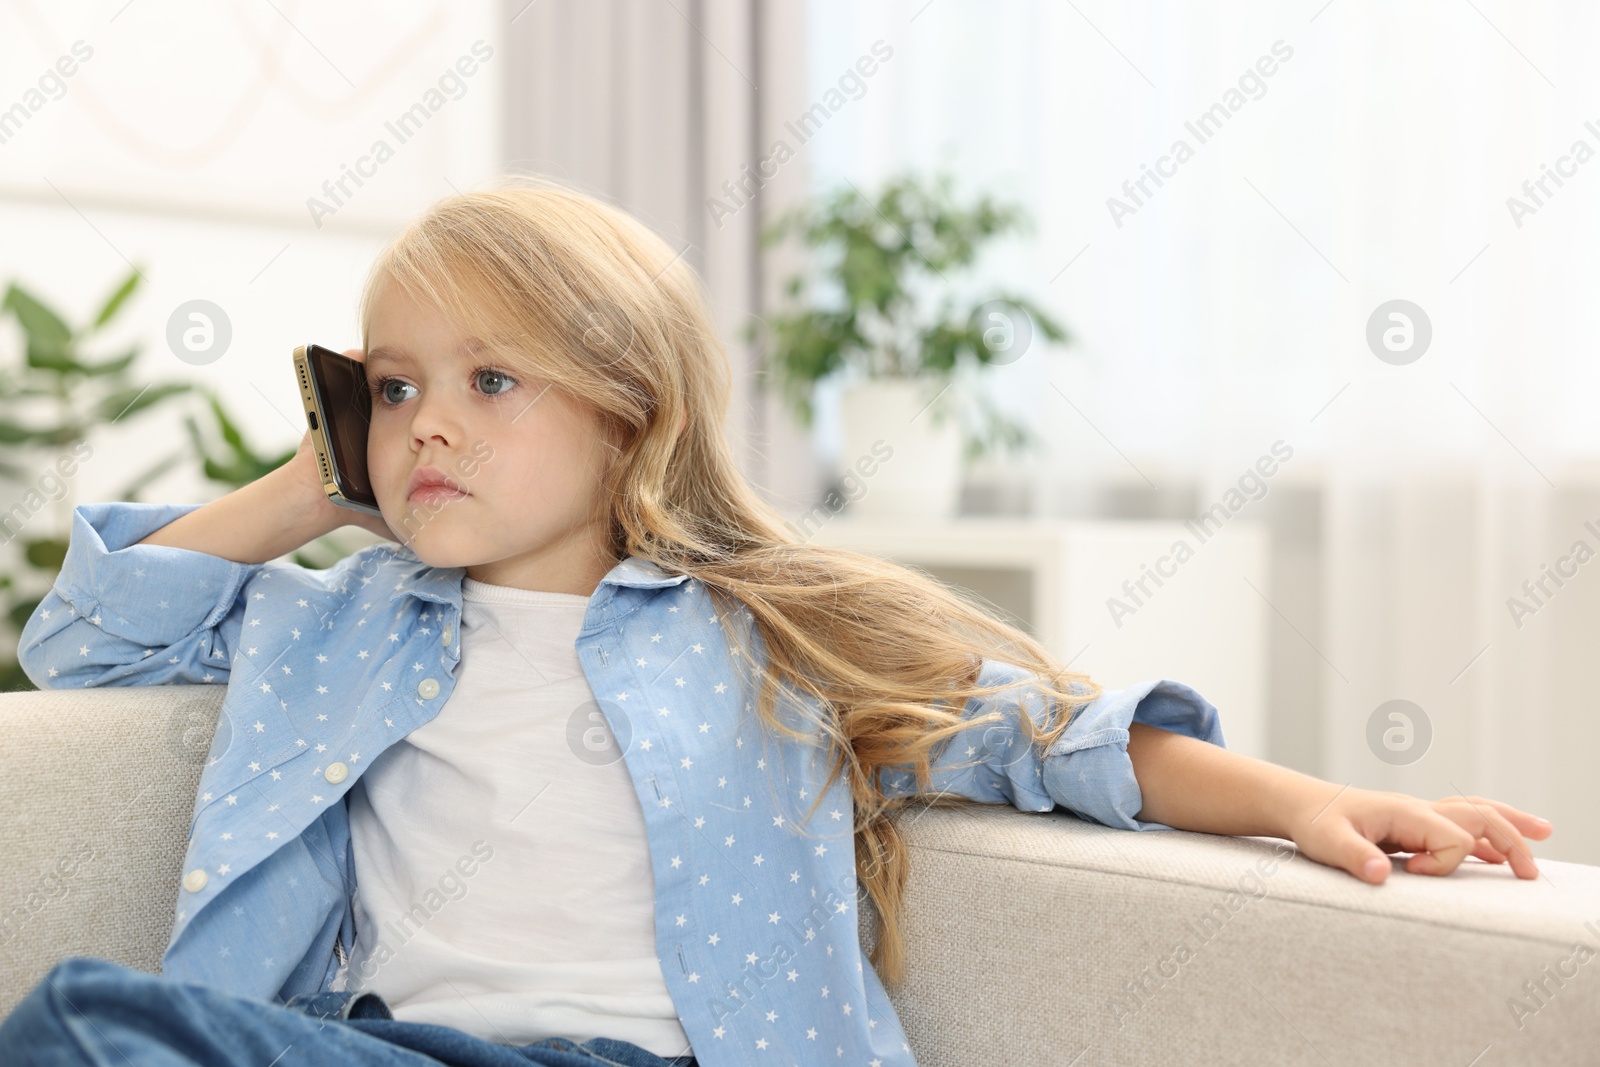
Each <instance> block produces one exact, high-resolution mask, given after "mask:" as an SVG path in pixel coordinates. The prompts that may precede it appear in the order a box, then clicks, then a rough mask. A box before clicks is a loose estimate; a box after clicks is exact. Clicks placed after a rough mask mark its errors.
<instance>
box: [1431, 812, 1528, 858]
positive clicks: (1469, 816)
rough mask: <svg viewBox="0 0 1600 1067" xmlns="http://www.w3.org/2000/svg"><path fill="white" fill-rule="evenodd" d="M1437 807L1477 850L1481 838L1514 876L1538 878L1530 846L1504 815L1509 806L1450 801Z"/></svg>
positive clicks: (1522, 813)
mask: <svg viewBox="0 0 1600 1067" xmlns="http://www.w3.org/2000/svg"><path fill="white" fill-rule="evenodd" d="M1434 807H1435V809H1437V810H1438V811H1439V812H1440V814H1442V815H1444V816H1446V817H1447V818H1449V819H1451V820H1452V821H1454V822H1455V823H1456V824H1457V825H1458V826H1460V827H1462V828H1463V829H1465V830H1466V831H1468V832H1470V833H1471V834H1472V835H1473V838H1474V844H1475V850H1476V839H1479V838H1481V839H1483V840H1484V841H1485V842H1486V843H1487V844H1488V846H1489V847H1490V848H1491V849H1492V850H1493V851H1494V852H1496V853H1499V855H1500V856H1501V857H1502V858H1503V859H1504V860H1505V861H1506V862H1508V863H1509V864H1510V865H1511V870H1512V872H1513V873H1514V874H1516V876H1517V877H1518V878H1537V877H1539V868H1538V866H1537V865H1536V864H1535V863H1534V862H1533V853H1532V852H1530V851H1529V850H1528V842H1527V841H1526V840H1524V838H1523V836H1522V834H1521V832H1519V830H1518V829H1517V827H1516V826H1514V825H1512V822H1511V819H1510V818H1508V817H1507V816H1506V815H1505V814H1503V813H1502V811H1501V808H1503V807H1507V805H1499V804H1496V803H1495V802H1493V801H1486V800H1483V798H1481V797H1451V798H1449V799H1447V800H1440V801H1437V802H1435V804H1434ZM1511 811H1512V812H1513V813H1514V814H1518V815H1526V813H1525V812H1517V810H1516V809H1515V808H1511ZM1491 862H1498V861H1491ZM1452 869H1454V868H1453V867H1452Z"/></svg>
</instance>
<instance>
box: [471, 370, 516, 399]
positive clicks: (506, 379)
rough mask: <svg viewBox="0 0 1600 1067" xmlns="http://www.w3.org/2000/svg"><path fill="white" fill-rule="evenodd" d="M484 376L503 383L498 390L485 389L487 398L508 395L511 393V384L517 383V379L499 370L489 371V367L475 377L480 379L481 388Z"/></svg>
mask: <svg viewBox="0 0 1600 1067" xmlns="http://www.w3.org/2000/svg"><path fill="white" fill-rule="evenodd" d="M483 375H488V376H489V377H490V379H491V380H498V381H499V382H500V383H501V385H500V388H498V389H484V390H483V393H484V395H485V396H501V395H503V394H505V393H508V392H510V391H511V385H510V383H511V382H514V381H516V379H515V378H512V377H511V376H509V375H506V374H501V373H500V372H499V371H497V370H489V369H488V368H487V367H485V368H484V369H482V370H480V371H478V372H477V374H476V375H474V377H477V378H478V379H479V382H480V388H481V382H482V378H483Z"/></svg>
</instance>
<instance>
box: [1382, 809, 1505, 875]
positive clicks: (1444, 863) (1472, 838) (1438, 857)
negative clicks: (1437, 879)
mask: <svg viewBox="0 0 1600 1067" xmlns="http://www.w3.org/2000/svg"><path fill="white" fill-rule="evenodd" d="M1411 799H1413V800H1414V799H1415V798H1411ZM1457 810H1460V811H1463V812H1464V814H1463V815H1462V817H1463V818H1471V817H1472V816H1471V815H1470V814H1466V813H1470V808H1468V809H1457ZM1351 825H1352V826H1353V827H1354V829H1355V831H1356V833H1357V834H1360V835H1361V838H1362V843H1363V844H1365V845H1367V847H1369V848H1371V849H1373V850H1377V849H1378V848H1379V846H1378V845H1374V844H1372V842H1374V841H1377V842H1381V843H1382V848H1383V849H1384V850H1389V851H1402V852H1411V853H1415V854H1414V855H1413V856H1412V857H1411V858H1410V859H1408V860H1406V870H1407V871H1410V872H1411V873H1412V874H1449V873H1450V872H1451V871H1453V870H1455V869H1456V868H1457V867H1459V866H1460V865H1461V861H1462V860H1464V859H1466V858H1467V856H1469V855H1471V854H1472V853H1473V851H1474V850H1475V849H1476V848H1477V845H1478V838H1479V837H1482V836H1485V834H1484V833H1483V832H1479V831H1474V832H1469V831H1468V830H1467V829H1464V828H1463V826H1462V824H1460V823H1459V822H1458V821H1457V820H1455V819H1453V818H1448V817H1446V815H1445V814H1443V813H1441V812H1440V811H1438V810H1435V808H1434V807H1432V806H1429V805H1428V804H1427V802H1425V801H1424V802H1422V803H1419V804H1408V805H1404V806H1399V807H1390V808H1384V809H1381V810H1380V811H1379V812H1377V813H1375V814H1373V815H1371V816H1369V817H1365V818H1362V817H1358V818H1356V819H1353V820H1352V822H1351ZM1385 862H1386V865H1387V861H1385ZM1351 870H1352V873H1354V869H1353V868H1352V869H1351ZM1357 877H1361V876H1360V875H1359V874H1358V875H1357ZM1362 880H1363V881H1374V880H1373V879H1370V878H1362ZM1381 880H1382V879H1378V880H1377V881H1381ZM1374 884H1376V883H1374Z"/></svg>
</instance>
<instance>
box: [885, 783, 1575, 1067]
mask: <svg viewBox="0 0 1600 1067" xmlns="http://www.w3.org/2000/svg"><path fill="white" fill-rule="evenodd" d="M895 818H896V820H897V824H898V827H899V829H900V830H901V832H902V833H903V834H904V836H905V839H906V842H907V844H908V846H909V848H910V858H911V873H910V877H909V882H908V886H907V895H906V906H905V911H906V914H905V917H904V926H903V929H904V931H905V934H906V939H907V963H908V968H907V979H906V981H905V983H904V984H903V985H902V986H901V987H900V988H899V989H898V990H890V991H889V994H890V1000H891V1002H892V1003H893V1004H894V1006H895V1010H896V1013H897V1014H898V1015H899V1016H900V1019H901V1021H902V1023H903V1024H904V1027H905V1030H906V1033H907V1037H908V1041H910V1042H911V1045H912V1049H913V1052H914V1053H915V1055H916V1057H917V1062H918V1063H919V1064H921V1065H922V1067H947V1065H948V1067H954V1065H957V1064H960V1065H970V1064H979V1063H993V1064H1010V1063H1052V1064H1061V1065H1063V1067H1064V1065H1067V1064H1076V1065H1078V1067H1090V1065H1093V1067H1104V1065H1110V1064H1129V1065H1144V1064H1157V1063H1185V1064H1218V1065H1224V1064H1225V1065H1229V1067H1234V1065H1238V1064H1258V1063H1259V1064H1273V1065H1279V1064H1289V1063H1296V1064H1299V1063H1303V1064H1318V1065H1320V1064H1326V1063H1406V1064H1439V1065H1441V1067H1445V1065H1448V1067H1467V1065H1468V1064H1478V1065H1481V1067H1487V1065H1488V1064H1490V1063H1493V1064H1495V1065H1496V1067H1500V1065H1504V1064H1551V1063H1587V1062H1594V1059H1595V1056H1596V1052H1595V1049H1596V1048H1597V1047H1600V867H1592V866H1587V865H1584V864H1577V863H1562V862H1557V861H1553V860H1547V859H1541V860H1540V861H1539V867H1540V871H1541V872H1542V877H1540V878H1539V879H1537V880H1531V881H1524V880H1520V879H1518V878H1516V877H1515V876H1514V875H1512V873H1511V872H1510V870H1509V869H1507V868H1506V867H1505V866H1503V865H1496V864H1488V863H1484V862H1482V861H1480V860H1476V859H1471V858H1469V859H1468V860H1467V861H1466V862H1465V863H1464V864H1463V865H1462V867H1460V868H1458V869H1457V870H1456V871H1455V872H1453V873H1452V874H1450V875H1447V876H1445V877H1432V876H1426V875H1414V874H1408V873H1407V872H1406V871H1405V870H1404V869H1402V867H1401V861H1402V860H1403V858H1404V857H1403V856H1401V857H1396V858H1395V859H1394V865H1395V869H1394V871H1393V873H1391V875H1390V876H1389V879H1388V880H1387V882H1385V884H1384V885H1382V886H1372V885H1368V884H1366V883H1363V882H1360V881H1358V880H1357V879H1355V878H1354V877H1352V876H1351V875H1349V874H1346V873H1345V872H1343V871H1340V870H1336V869H1334V868H1331V867H1327V866H1324V865H1322V864H1319V863H1317V862H1315V861H1313V860H1309V859H1306V858H1305V857H1304V856H1301V855H1299V854H1298V852H1297V851H1295V849H1294V846H1293V845H1292V844H1291V843H1290V842H1287V841H1281V840H1279V839H1276V838H1231V837H1221V836H1215V835H1211V834H1199V833H1189V832H1186V831H1181V830H1164V831H1157V832H1150V833H1133V832H1130V831H1127V830H1117V829H1111V828H1108V827H1104V826H1100V825H1097V824H1094V823H1090V822H1087V821H1084V820H1080V819H1078V818H1076V817H1074V816H1072V815H1071V814H1070V813H1067V812H1065V811H1062V810H1058V811H1053V812H1044V813H1027V812H1021V811H1017V810H1014V809H1012V808H1010V807H1008V806H1004V805H973V804H962V805H960V806H931V807H920V806H914V807H909V808H907V809H905V810H903V811H901V812H899V813H898V814H897V815H896V816H895ZM1263 870H1271V872H1272V873H1270V874H1267V875H1263V874H1262V871H1263ZM860 900H861V901H863V902H865V901H866V900H867V898H866V896H865V894H864V893H862V894H861V895H860ZM860 912H861V914H860V916H859V922H860V924H861V929H862V932H863V942H862V943H863V945H871V944H872V943H873V940H874V939H875V938H876V936H877V917H876V915H875V913H874V911H873V909H872V908H871V906H870V905H865V906H863V907H862V908H861V909H860ZM1578 944H1582V945H1584V946H1587V948H1586V949H1585V950H1580V951H1575V945H1578ZM1524 983H1530V984H1528V985H1525V984H1524ZM1541 987H1542V988H1541ZM1514 1004H1520V1005H1521V1007H1520V1008H1516V1007H1513V1005H1514ZM1486 1048H1492V1052H1490V1053H1489V1054H1488V1055H1484V1056H1483V1058H1482V1059H1481V1060H1480V1059H1478V1058H1477V1057H1479V1056H1480V1054H1482V1053H1483V1052H1484V1050H1485V1049H1486ZM1086 1050H1087V1051H1086ZM1080 1054H1081V1055H1082V1058H1081V1059H1076V1058H1075V1057H1078V1056H1080Z"/></svg>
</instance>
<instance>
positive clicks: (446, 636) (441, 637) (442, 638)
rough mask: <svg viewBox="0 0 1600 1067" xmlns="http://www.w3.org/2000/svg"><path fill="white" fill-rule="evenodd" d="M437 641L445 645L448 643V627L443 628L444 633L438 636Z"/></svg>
mask: <svg viewBox="0 0 1600 1067" xmlns="http://www.w3.org/2000/svg"><path fill="white" fill-rule="evenodd" d="M439 640H441V641H443V642H444V643H445V644H447V645H448V644H449V643H450V627H448V626H446V627H445V628H444V633H443V634H441V635H440V637H439Z"/></svg>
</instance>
